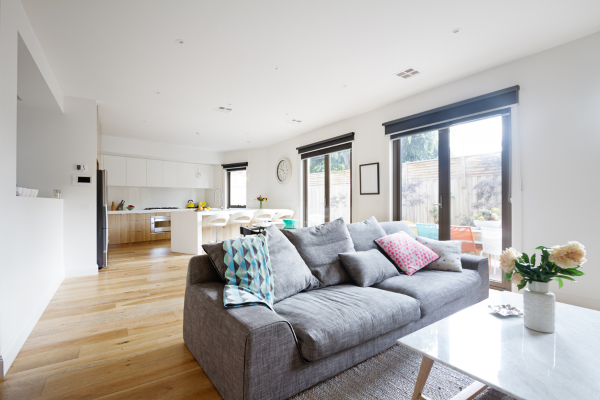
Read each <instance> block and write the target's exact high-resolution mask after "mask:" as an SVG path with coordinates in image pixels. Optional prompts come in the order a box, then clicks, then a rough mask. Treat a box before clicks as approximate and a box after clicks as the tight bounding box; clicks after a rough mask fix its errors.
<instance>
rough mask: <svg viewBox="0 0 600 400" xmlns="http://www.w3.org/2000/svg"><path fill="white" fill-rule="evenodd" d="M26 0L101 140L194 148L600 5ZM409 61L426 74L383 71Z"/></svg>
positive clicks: (431, 81)
mask: <svg viewBox="0 0 600 400" xmlns="http://www.w3.org/2000/svg"><path fill="white" fill-rule="evenodd" d="M23 4H24V7H25V10H26V11H27V14H28V16H29V18H30V20H31V23H32V25H33V27H34V29H35V31H36V33H37V35H38V38H39V40H40V42H41V44H42V48H43V49H44V51H45V53H46V55H47V57H48V60H49V62H50V65H51V66H52V68H53V70H54V73H55V75H56V78H57V80H58V82H59V84H60V86H61V88H62V90H63V92H64V94H65V95H67V96H76V97H83V98H90V99H96V100H98V102H99V109H100V120H101V123H102V129H103V134H105V135H112V136H123V137H132V136H134V137H135V138H136V139H144V140H151V141H158V142H166V143H173V144H181V145H189V146H192V145H197V144H198V136H197V135H196V134H195V132H200V138H201V140H202V142H201V145H200V147H201V148H204V149H207V150H218V151H224V150H235V149H243V148H247V147H248V145H247V143H246V141H247V140H249V141H251V143H250V145H249V146H250V147H258V146H264V145H269V144H272V143H276V142H279V141H282V140H285V139H288V138H290V137H293V136H296V135H299V134H301V133H303V132H307V131H310V130H313V129H316V128H318V127H321V126H324V125H328V124H330V123H333V122H335V121H338V120H341V119H344V118H348V117H351V116H353V115H356V114H360V113H363V112H366V111H369V110H372V109H374V108H377V107H380V106H383V105H385V104H389V103H391V102H393V101H396V100H399V99H401V98H404V97H407V96H409V95H412V94H415V93H417V92H420V91H423V90H426V89H429V88H431V87H435V86H438V85H440V84H443V83H446V82H449V81H453V80H456V79H458V78H461V77H464V76H467V75H471V74H473V73H476V72H478V71H482V70H485V69H488V68H491V67H494V66H496V65H500V64H503V63H506V62H509V61H512V60H515V59H518V58H521V57H524V56H527V55H529V54H532V53H535V52H539V51H542V50H545V49H547V48H550V47H554V46H557V45H559V44H562V43H565V42H568V41H571V40H574V39H577V38H579V37H583V36H586V35H589V34H591V33H594V32H597V31H599V30H600V1H598V0H527V1H525V0H503V1H500V0H453V1H451V0H438V1H424V0H410V1H404V0H396V1H379V0H317V1H314V0H252V1H248V0H202V1H200V0H185V1H182V0H128V1H123V0H95V1H93V0H23ZM453 28H460V29H461V30H460V32H459V33H457V34H454V33H451V30H452V29H453ZM176 39H182V40H183V41H184V44H178V43H176ZM275 66H277V67H279V69H278V70H275V69H274V67H275ZM407 67H416V68H418V69H420V70H422V71H423V73H422V74H421V75H419V76H418V77H415V78H411V79H409V80H404V79H402V78H397V77H395V76H393V73H395V72H398V71H400V70H402V69H405V68H407ZM559 78H560V77H557V79H559ZM343 85H346V87H345V88H344V87H343ZM157 91H158V92H160V94H156V93H155V92H157ZM228 104H231V107H232V108H234V111H233V112H231V113H229V114H222V113H217V112H213V109H214V108H216V107H218V106H227V105H228ZM286 114H287V115H286ZM291 119H299V120H302V121H304V122H302V123H301V124H298V125H293V124H289V123H287V122H286V121H287V120H291ZM382 122H384V121H382ZM342 133H346V132H340V134H342Z"/></svg>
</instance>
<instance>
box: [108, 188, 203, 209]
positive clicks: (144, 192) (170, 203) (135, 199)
mask: <svg viewBox="0 0 600 400" xmlns="http://www.w3.org/2000/svg"><path fill="white" fill-rule="evenodd" d="M206 198H208V197H207V189H186V188H148V187H128V186H109V187H108V204H109V206H110V203H111V202H113V201H114V202H115V207H116V206H117V205H118V204H119V202H120V201H121V200H125V206H127V205H129V204H132V205H134V206H135V209H136V210H143V209H144V208H147V207H179V208H184V207H185V206H186V205H187V202H188V200H193V201H194V203H198V202H200V201H206V200H205V199H206ZM211 199H212V196H211Z"/></svg>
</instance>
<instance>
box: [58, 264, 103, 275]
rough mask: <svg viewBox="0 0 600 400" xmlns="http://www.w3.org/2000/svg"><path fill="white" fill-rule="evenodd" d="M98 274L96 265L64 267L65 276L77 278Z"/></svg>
mask: <svg viewBox="0 0 600 400" xmlns="http://www.w3.org/2000/svg"><path fill="white" fill-rule="evenodd" d="M94 275H98V265H96V264H94V265H89V266H86V267H79V268H71V269H66V268H65V278H77V277H80V276H94Z"/></svg>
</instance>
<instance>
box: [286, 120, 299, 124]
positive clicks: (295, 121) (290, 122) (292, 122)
mask: <svg viewBox="0 0 600 400" xmlns="http://www.w3.org/2000/svg"><path fill="white" fill-rule="evenodd" d="M301 122H302V121H300V120H299V119H292V120H290V121H288V123H289V124H299V123H301Z"/></svg>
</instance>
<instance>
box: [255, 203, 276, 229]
mask: <svg viewBox="0 0 600 400" xmlns="http://www.w3.org/2000/svg"><path fill="white" fill-rule="evenodd" d="M274 215H275V210H267V209H262V208H261V209H260V210H258V211H255V212H254V217H253V218H252V226H254V227H261V228H267V227H269V226H271V220H272V219H273V216H274Z"/></svg>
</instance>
